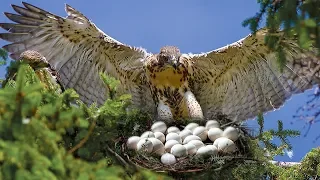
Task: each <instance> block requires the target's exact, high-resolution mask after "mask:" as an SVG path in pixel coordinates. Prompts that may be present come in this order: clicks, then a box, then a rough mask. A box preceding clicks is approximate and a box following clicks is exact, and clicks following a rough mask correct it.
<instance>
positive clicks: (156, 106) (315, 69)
mask: <svg viewBox="0 0 320 180" xmlns="http://www.w3.org/2000/svg"><path fill="white" fill-rule="evenodd" d="M23 5H24V7H19V6H15V5H12V7H13V9H14V10H15V11H16V12H17V13H18V15H17V14H11V13H5V15H6V16H7V17H8V18H9V19H10V20H12V21H14V22H16V24H15V23H1V24H0V27H2V28H3V29H5V30H7V31H8V32H9V33H3V34H0V38H2V39H4V40H6V41H9V42H12V43H11V44H8V45H6V46H4V47H3V48H4V49H6V50H7V51H8V52H10V53H11V57H12V58H13V59H18V58H19V56H20V54H21V53H22V52H24V51H26V50H34V51H37V52H39V53H41V54H42V55H43V56H44V57H45V58H46V60H47V61H48V63H49V64H50V65H51V66H52V68H53V69H55V70H56V71H57V72H58V73H59V76H60V81H61V82H60V83H61V84H62V85H63V86H64V88H74V89H75V90H76V91H77V92H78V94H79V95H80V97H81V100H82V101H84V102H85V103H87V104H91V103H93V102H96V103H97V104H99V105H101V104H103V103H104V101H105V100H106V98H107V93H106V87H105V86H104V84H103V82H102V80H101V79H100V77H99V72H100V71H102V72H104V73H106V74H108V75H111V76H113V77H115V78H118V79H119V80H120V81H121V91H122V92H126V93H130V94H131V95H132V102H133V105H134V106H135V107H138V108H141V109H144V110H147V111H148V112H150V113H154V112H157V113H155V114H157V115H158V117H159V118H160V119H165V120H169V119H179V118H193V119H205V118H208V119H209V118H211V117H213V116H215V115H216V114H217V113H222V114H225V115H227V116H228V117H229V118H235V117H237V119H238V120H246V119H248V118H252V117H254V116H256V115H257V114H258V113H263V112H267V111H270V110H273V109H276V108H279V107H280V106H281V105H282V104H283V103H284V102H285V101H286V100H287V99H288V98H290V97H291V95H292V94H295V93H300V92H303V91H304V90H306V89H309V88H311V87H312V85H313V84H317V83H319V80H320V79H319V68H320V61H319V59H318V58H317V57H316V56H315V55H314V54H313V53H312V52H306V51H303V50H301V49H300V48H299V47H298V45H297V43H296V41H295V40H292V39H286V40H284V41H283V43H284V50H285V55H286V59H287V61H288V63H287V65H286V66H285V67H284V71H283V73H280V71H279V68H278V67H277V64H276V55H275V53H273V52H271V51H270V50H269V49H268V48H267V46H266V45H265V44H264V37H265V32H266V31H265V30H259V31H258V32H257V33H256V35H255V36H252V35H249V36H247V37H245V38H243V39H241V40H239V41H237V42H235V43H233V44H231V45H228V46H225V47H222V48H219V49H217V50H213V51H210V52H207V53H202V54H183V53H180V51H179V49H178V48H176V47H172V46H167V47H163V48H161V50H160V53H159V54H152V53H148V52H147V51H146V50H145V49H143V48H137V47H132V46H129V45H125V44H123V43H121V42H119V41H117V40H115V39H113V38H112V37H110V36H108V35H107V34H105V33H103V32H102V31H101V30H100V29H98V28H97V27H96V26H95V25H94V24H93V23H92V22H91V21H90V20H89V19H88V18H86V17H85V16H84V15H83V14H81V13H80V12H79V11H77V10H75V9H74V8H72V7H70V6H69V5H66V12H67V14H68V16H67V17H66V18H63V17H60V16H57V15H54V14H52V13H50V12H48V11H45V10H42V9H40V8H38V7H35V6H33V5H30V4H28V3H24V2H23Z"/></svg>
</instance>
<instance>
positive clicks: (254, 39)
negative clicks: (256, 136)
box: [184, 29, 320, 120]
mask: <svg viewBox="0 0 320 180" xmlns="http://www.w3.org/2000/svg"><path fill="white" fill-rule="evenodd" d="M265 34H266V30H265V29H262V30H259V31H258V32H257V34H256V35H255V36H253V35H249V36H247V37H246V38H243V39H241V40H239V41H237V42H235V43H233V44H231V45H229V46H225V47H222V48H220V49H217V50H214V51H211V52H208V53H203V54H186V55H184V57H185V58H187V62H189V63H188V64H190V65H189V68H190V71H191V72H192V73H191V74H192V79H193V80H192V81H191V82H192V84H193V88H194V89H193V91H194V93H195V96H196V98H197V100H198V101H199V103H200V105H201V107H202V108H203V111H204V115H205V116H206V117H207V118H211V117H212V116H214V115H215V114H217V113H223V114H225V115H228V116H229V117H230V118H237V120H246V119H248V118H253V117H255V116H256V115H258V114H259V113H264V112H267V111H270V110H274V109H277V108H279V107H280V106H281V105H282V104H283V103H284V102H285V101H286V100H287V99H289V98H290V97H291V96H292V95H293V94H296V93H301V92H303V91H304V90H306V89H309V88H312V85H313V84H316V83H319V82H320V78H319V77H320V76H319V69H320V59H319V58H316V56H315V55H314V53H312V52H311V51H309V52H306V51H303V50H301V49H300V48H299V47H298V45H297V44H296V41H295V40H292V39H291V40H290V39H285V40H283V41H282V43H283V44H282V45H283V48H284V52H285V56H286V59H287V65H286V66H285V67H284V69H283V72H280V69H279V67H278V64H277V62H276V59H277V56H276V54H275V53H273V52H271V51H270V50H269V49H268V48H267V46H266V45H265V44H264V38H265Z"/></svg>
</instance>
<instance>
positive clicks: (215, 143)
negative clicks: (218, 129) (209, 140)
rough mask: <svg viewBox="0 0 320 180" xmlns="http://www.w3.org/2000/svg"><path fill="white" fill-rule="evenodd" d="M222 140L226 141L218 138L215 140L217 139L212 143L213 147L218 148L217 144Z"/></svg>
mask: <svg viewBox="0 0 320 180" xmlns="http://www.w3.org/2000/svg"><path fill="white" fill-rule="evenodd" d="M222 140H225V141H228V138H226V137H219V138H217V139H216V140H215V141H214V142H213V145H214V146H216V147H217V148H218V143H219V141H222ZM229 140H230V139H229Z"/></svg>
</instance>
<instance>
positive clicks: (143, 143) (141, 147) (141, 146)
mask: <svg viewBox="0 0 320 180" xmlns="http://www.w3.org/2000/svg"><path fill="white" fill-rule="evenodd" d="M152 149H153V144H152V142H151V141H150V140H149V139H148V138H142V139H140V141H139V142H138V144H137V151H144V152H147V153H151V152H152Z"/></svg>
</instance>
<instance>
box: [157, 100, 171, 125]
mask: <svg viewBox="0 0 320 180" xmlns="http://www.w3.org/2000/svg"><path fill="white" fill-rule="evenodd" d="M157 112H158V119H159V120H164V121H171V120H173V115H172V112H171V109H170V107H169V106H168V105H165V104H164V102H163V101H162V100H160V101H159V104H158V107H157Z"/></svg>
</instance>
